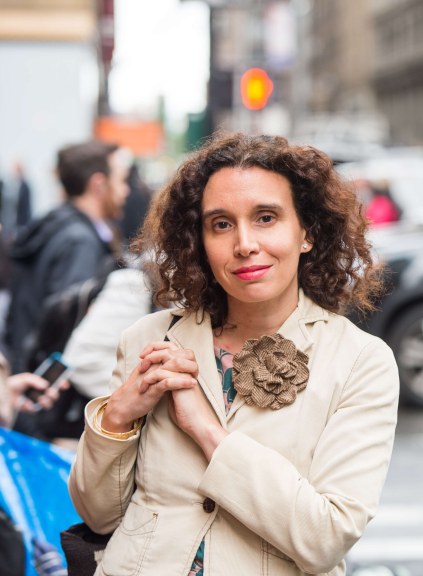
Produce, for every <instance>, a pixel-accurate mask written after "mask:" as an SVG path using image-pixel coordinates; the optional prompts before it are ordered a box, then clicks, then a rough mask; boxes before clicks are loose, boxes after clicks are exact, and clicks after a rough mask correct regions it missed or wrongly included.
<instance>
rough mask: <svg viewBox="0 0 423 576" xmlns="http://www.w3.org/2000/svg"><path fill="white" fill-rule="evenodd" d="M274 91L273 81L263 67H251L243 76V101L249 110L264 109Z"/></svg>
mask: <svg viewBox="0 0 423 576" xmlns="http://www.w3.org/2000/svg"><path fill="white" fill-rule="evenodd" d="M272 92H273V82H272V80H271V79H270V78H269V76H268V75H267V72H265V71H264V70H262V69H261V68H249V69H248V70H247V71H246V72H244V74H243V75H242V76H241V98H242V103H243V104H244V106H245V107H246V108H248V109H249V110H262V109H263V108H264V107H265V106H266V104H267V101H268V100H269V97H270V95H271V94H272Z"/></svg>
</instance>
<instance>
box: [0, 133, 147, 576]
mask: <svg viewBox="0 0 423 576" xmlns="http://www.w3.org/2000/svg"><path fill="white" fill-rule="evenodd" d="M56 172H57V176H58V185H59V186H61V188H62V190H63V202H62V203H61V204H60V205H59V206H58V207H56V208H54V209H52V210H51V211H50V212H48V213H47V214H45V215H43V216H41V217H37V218H35V217H34V216H33V211H32V201H33V198H32V197H31V187H30V183H29V182H27V180H26V178H25V175H24V172H23V170H22V167H21V166H20V165H17V166H16V168H15V172H14V177H13V179H10V180H8V181H6V180H5V179H3V180H2V179H1V178H0V222H1V228H0V426H3V427H7V428H10V429H12V430H14V431H18V432H21V433H24V434H26V435H29V436H32V437H35V438H38V439H41V440H44V441H47V442H52V443H56V444H59V445H62V446H65V447H67V448H71V449H74V448H75V447H76V443H77V439H78V438H79V436H80V435H81V433H82V430H83V425H84V408H85V405H86V403H87V402H88V401H89V400H90V399H91V398H94V397H96V396H99V395H104V394H107V393H108V384H109V379H110V375H111V373H112V369H113V365H114V362H115V351H116V348H117V344H118V340H119V336H120V333H121V332H122V330H124V329H125V328H126V327H127V326H129V325H130V324H132V323H133V322H134V321H135V320H136V319H138V318H139V317H140V316H142V315H144V314H146V313H148V312H150V311H151V309H152V303H151V296H150V292H149V289H148V286H147V282H146V281H145V278H144V276H143V272H142V265H141V260H140V259H136V260H135V259H134V258H131V257H129V248H130V243H131V239H132V238H133V237H134V236H135V234H136V232H137V230H138V228H139V227H140V225H141V224H142V222H143V220H144V216H145V214H146V211H147V209H148V206H149V202H150V199H151V190H150V189H149V188H148V187H147V186H146V185H145V184H144V182H143V181H142V179H141V178H140V173H139V167H138V165H137V163H136V162H135V161H133V160H130V159H129V158H128V154H127V151H125V150H123V149H120V148H119V146H117V145H114V144H105V143H103V142H100V141H88V142H82V143H78V144H74V145H71V146H67V147H64V148H62V149H61V150H58V153H57V166H56ZM53 358H54V359H55V360H51V359H53ZM55 363H57V365H63V366H64V367H66V368H67V370H66V372H65V373H63V374H62V375H61V374H60V373H55V366H56V364H55ZM46 367H47V370H46V371H45V372H44V368H46ZM0 512H1V514H0V532H1V535H2V536H1V538H2V541H3V542H6V540H7V541H8V542H9V544H8V545H7V546H1V549H0V556H1V564H2V565H3V566H4V565H9V567H10V570H11V572H10V574H14V575H16V576H18V575H23V574H24V571H25V566H24V564H25V563H24V560H23V557H24V553H23V544H22V537H21V536H20V535H19V531H18V530H16V527H15V526H14V525H13V522H11V520H10V518H9V517H8V515H7V514H6V512H5V511H4V510H2V509H1V508H0ZM33 550H34V557H35V560H34V562H35V566H36V569H37V574H41V575H43V574H56V575H63V574H66V569H65V568H64V567H63V564H62V562H61V559H60V555H59V554H58V553H57V551H55V550H54V549H52V547H51V546H50V545H49V544H48V543H47V545H46V543H40V542H35V543H34V549H33Z"/></svg>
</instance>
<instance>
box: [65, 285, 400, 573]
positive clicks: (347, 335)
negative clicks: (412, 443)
mask: <svg viewBox="0 0 423 576" xmlns="http://www.w3.org/2000/svg"><path fill="white" fill-rule="evenodd" d="M174 312H175V311H174ZM177 313H178V314H182V318H181V320H179V321H178V322H177V323H176V324H175V325H174V326H173V327H172V328H171V329H170V330H169V331H168V332H167V335H168V338H169V340H170V341H172V342H174V343H175V344H176V345H178V346H180V347H181V348H189V349H192V350H193V351H194V352H195V355H196V358H197V362H198V365H199V370H200V374H199V378H198V381H199V384H200V386H201V388H202V390H203V392H204V394H205V396H206V398H207V400H208V401H209V402H210V405H211V406H212V407H213V410H214V411H215V412H216V415H217V417H218V418H219V420H220V422H221V424H222V426H223V427H225V428H226V429H227V430H228V431H229V432H230V434H229V435H228V436H227V437H226V438H225V439H224V440H223V442H222V443H221V444H220V445H219V447H218V448H217V449H216V451H215V453H214V455H213V458H212V460H211V462H210V463H207V461H206V459H205V457H204V455H203V453H202V451H201V450H200V449H199V448H198V447H197V445H196V444H195V443H194V442H193V441H192V440H191V439H190V438H189V437H188V436H187V435H186V434H184V433H183V432H182V431H181V430H180V429H179V428H177V427H176V426H175V425H174V424H173V422H172V420H171V419H170V418H169V415H168V399H167V397H164V398H162V400H161V401H160V402H159V404H158V405H157V406H156V407H155V409H154V410H153V412H152V413H151V414H149V416H148V419H147V424H146V426H145V427H144V429H143V432H142V435H141V439H140V438H139V437H138V436H137V437H133V438H131V439H129V440H115V439H111V438H107V437H105V436H103V435H101V434H99V433H97V432H96V431H95V430H94V428H93V426H92V416H93V413H94V412H95V410H96V408H97V406H98V404H99V402H101V399H96V400H93V401H91V403H90V404H89V405H88V407H87V412H86V417H87V425H86V430H85V432H84V434H83V437H82V439H81V441H80V444H79V447H78V452H77V458H76V461H75V463H74V466H73V469H72V472H71V477H70V493H71V496H72V499H73V501H74V503H75V506H76V509H77V510H78V512H79V514H80V515H81V516H82V517H83V518H84V520H85V521H86V522H87V523H88V524H89V525H90V526H91V528H92V529H93V530H95V531H97V532H103V533H107V532H109V531H112V530H115V529H116V530H115V532H114V535H113V537H112V539H111V540H110V542H109V544H108V546H107V548H106V551H105V554H104V556H103V560H102V562H101V565H100V566H99V567H98V569H97V572H96V576H104V575H107V576H135V575H139V576H187V575H188V573H189V570H190V567H191V563H192V561H193V559H194V556H195V554H196V551H197V548H198V546H199V544H200V542H201V541H202V540H203V539H205V542H206V547H205V565H204V576H294V575H295V576H298V575H300V574H328V575H330V576H341V575H342V574H344V573H345V564H344V561H343V557H344V556H345V554H346V553H347V552H348V550H349V549H350V548H351V546H352V545H353V544H354V543H355V542H356V541H357V540H358V539H359V538H360V536H361V535H362V533H363V530H364V529H365V527H366V525H367V523H368V522H369V520H370V519H371V518H372V517H373V516H374V514H375V512H376V507H377V504H378V500H379V497H380V493H381V490H382V486H383V483H384V480H385V476H386V472H387V468H388V463H389V459H390V456H391V450H392V444H393V438H394V430H395V424H396V417H397V400H398V388H399V386H398V373H397V367H396V364H395V361H394V358H393V355H392V352H391V350H390V349H389V348H388V346H386V344H384V343H383V342H382V341H381V340H379V339H377V338H375V337H373V336H371V335H369V334H366V333H365V332H363V331H361V330H359V329H358V328H357V327H356V326H354V325H353V324H352V323H351V322H349V321H348V320H347V319H345V318H344V317H342V316H339V315H336V314H331V313H329V312H327V311H326V310H323V309H322V308H320V307H319V306H317V305H316V304H314V303H313V302H312V301H311V300H309V299H308V298H306V297H304V295H303V294H302V292H301V293H300V301H299V305H298V307H297V309H296V310H295V311H294V312H293V314H292V315H291V316H290V317H289V318H288V319H287V321H286V322H285V323H284V324H283V326H282V327H281V328H280V333H281V334H282V335H283V336H285V337H286V338H289V339H291V340H292V341H293V342H294V343H295V344H296V346H297V347H298V348H299V349H300V350H302V351H304V352H306V353H307V354H308V355H309V357H310V361H309V367H310V378H309V382H308V386H307V388H306V389H305V390H304V391H303V392H301V393H300V394H299V395H298V397H297V399H296V401H295V402H294V403H293V404H291V405H290V406H287V407H284V408H282V409H281V410H275V411H273V410H270V409H261V408H257V407H253V406H249V405H247V404H246V403H245V401H244V400H243V398H242V397H241V396H240V395H237V397H236V398H235V401H234V403H233V405H232V407H231V410H230V412H229V414H228V416H226V415H225V408H224V402H223V395H222V388H221V383H220V378H219V375H218V372H217V369H216V363H215V359H214V353H213V335H212V331H211V328H210V321H209V319H208V318H207V317H206V318H205V319H204V321H203V322H202V323H201V324H198V323H197V322H196V319H195V318H194V317H193V316H184V315H183V313H181V312H177ZM171 318H172V315H171V311H162V312H158V313H156V314H153V315H149V316H146V317H144V318H142V319H141V320H139V321H138V322H137V323H136V324H134V325H133V326H132V327H131V328H129V329H128V330H126V331H125V332H124V334H123V336H122V339H121V343H120V345H119V349H118V353H117V366H116V368H115V370H114V373H113V377H112V388H115V387H116V386H119V385H120V384H121V383H122V382H123V381H124V380H125V379H126V378H127V377H128V375H129V373H130V372H131V370H132V369H133V367H134V366H135V364H136V363H137V361H138V355H139V353H140V351H141V350H142V349H143V347H144V346H145V345H146V344H147V343H149V342H151V341H156V340H163V338H164V336H165V334H166V331H167V328H168V326H169V324H170V321H171ZM134 486H135V491H134Z"/></svg>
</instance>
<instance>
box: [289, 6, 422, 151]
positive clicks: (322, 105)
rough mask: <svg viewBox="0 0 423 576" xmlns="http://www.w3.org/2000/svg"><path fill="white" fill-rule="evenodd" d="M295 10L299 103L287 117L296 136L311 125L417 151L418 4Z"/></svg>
mask: <svg viewBox="0 0 423 576" xmlns="http://www.w3.org/2000/svg"><path fill="white" fill-rule="evenodd" d="M294 4H295V5H296V6H297V22H298V26H297V29H298V32H299V33H298V44H297V46H298V54H297V65H298V66H296V68H295V77H296V79H297V84H296V86H297V91H296V94H295V96H296V97H298V96H299V95H300V93H301V96H300V98H299V103H298V104H297V105H295V104H294V110H293V111H294V113H295V117H296V121H297V122H296V128H297V130H298V132H300V133H301V132H307V126H308V128H309V129H310V126H313V127H314V130H315V131H316V130H318V129H320V132H323V133H324V132H326V133H327V132H330V131H332V132H334V133H335V134H336V133H339V132H341V133H343V134H344V136H345V137H346V138H347V139H348V138H349V139H350V140H354V139H356V140H357V141H358V142H360V141H364V142H367V143H378V142H379V143H382V144H397V145H398V144H399V145H414V144H422V142H423V120H422V119H421V114H419V111H420V110H421V109H422V107H423V4H422V2H421V1H419V0H371V1H368V0H354V2H342V3H341V2H337V0H318V1H314V2H313V1H311V0H296V2H295V3H294ZM304 6H306V7H307V9H306V10H301V7H302V8H304ZM301 78H307V81H306V82H305V83H304V81H303V80H301ZM308 131H309V132H310V130H308Z"/></svg>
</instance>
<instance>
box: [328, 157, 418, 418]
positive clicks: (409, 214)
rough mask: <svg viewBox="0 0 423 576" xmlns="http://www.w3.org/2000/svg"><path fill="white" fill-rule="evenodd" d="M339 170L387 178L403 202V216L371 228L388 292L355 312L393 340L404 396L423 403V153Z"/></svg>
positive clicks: (368, 178)
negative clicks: (363, 312)
mask: <svg viewBox="0 0 423 576" xmlns="http://www.w3.org/2000/svg"><path fill="white" fill-rule="evenodd" d="M338 170H339V171H340V173H341V174H342V175H343V176H344V177H347V178H349V179H352V180H355V181H356V182H358V183H359V184H360V186H361V185H362V183H363V182H364V181H365V182H368V183H369V184H371V185H373V184H375V186H376V185H380V183H381V182H382V181H383V184H384V186H387V187H388V188H389V191H390V196H391V198H392V199H393V201H394V202H395V205H396V206H397V207H398V212H399V214H398V216H399V219H398V221H396V222H389V223H385V224H379V225H374V226H373V227H371V229H370V233H369V239H370V241H371V242H372V244H373V247H374V252H375V256H376V258H378V259H379V260H380V261H382V262H383V263H384V265H385V279H386V283H387V286H388V293H387V295H386V296H385V297H384V298H383V299H382V300H381V301H380V302H378V309H377V311H376V312H374V313H373V314H371V315H369V316H368V317H367V318H366V319H362V318H360V317H358V315H357V314H353V315H352V316H351V318H352V320H353V321H354V322H356V323H357V324H358V325H360V327H362V328H363V329H364V330H367V331H368V332H370V333H372V334H375V335H376V336H379V337H381V338H382V339H383V340H385V341H386V342H387V343H388V344H389V345H390V346H391V348H392V350H393V352H394V355H395V358H396V360H397V363H398V368H399V373H400V379H401V401H403V402H407V403H412V404H415V405H417V406H421V407H423V153H422V152H421V151H420V150H416V151H413V152H412V153H406V152H401V153H399V152H397V153H396V154H393V153H391V154H387V155H386V156H383V157H380V158H373V159H370V160H368V161H365V162H354V163H349V164H343V165H340V166H339V167H338ZM358 193H359V190H358Z"/></svg>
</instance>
